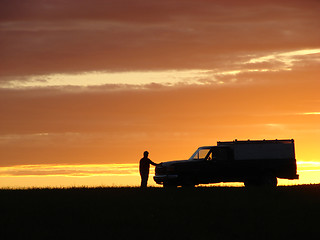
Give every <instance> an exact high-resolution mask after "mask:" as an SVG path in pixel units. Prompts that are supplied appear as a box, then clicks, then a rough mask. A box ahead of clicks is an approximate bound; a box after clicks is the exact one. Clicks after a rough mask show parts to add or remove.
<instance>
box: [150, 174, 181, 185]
mask: <svg viewBox="0 0 320 240" xmlns="http://www.w3.org/2000/svg"><path fill="white" fill-rule="evenodd" d="M177 178H178V175H176V174H172V175H156V176H154V177H153V180H154V181H155V182H156V183H158V184H161V183H163V182H166V181H170V180H171V181H172V180H175V179H177Z"/></svg>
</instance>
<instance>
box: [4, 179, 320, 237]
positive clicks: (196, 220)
mask: <svg viewBox="0 0 320 240" xmlns="http://www.w3.org/2000/svg"><path fill="white" fill-rule="evenodd" d="M0 214H1V218H0V239H132V240H134V239H162V240H167V239H259V240H263V239H281V240H287V239H320V185H303V186H290V187H278V188H277V189H245V188H233V187H232V188H231V187H226V188H224V187H207V188H206V187H201V188H194V189H176V190H174V189H169V190H165V189H162V188H149V189H146V190H140V189H139V188H70V189H27V190H0Z"/></svg>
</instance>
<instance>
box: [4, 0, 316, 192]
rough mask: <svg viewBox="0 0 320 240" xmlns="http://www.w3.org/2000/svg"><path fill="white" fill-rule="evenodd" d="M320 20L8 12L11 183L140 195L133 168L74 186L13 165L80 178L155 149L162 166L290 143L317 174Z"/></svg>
mask: <svg viewBox="0 0 320 240" xmlns="http://www.w3.org/2000/svg"><path fill="white" fill-rule="evenodd" d="M319 10H320V2H319V1H317V0H313V1H312V0H304V1H300V0H299V1H294V0H293V1H275V0H274V1H259V2H257V1H235V0H234V1H206V0H200V1H194V0H192V1H191V0H187V1H181V0H179V1H178V0H173V1H172V0H171V1H169V0H165V1H153V0H142V1H129V0H117V1H111V0H110V1H109V0H106V1H101V0H90V1H76V0H70V1H62V0H61V1H40V0H30V1H18V0H10V1H9V0H8V1H1V3H0V55H1V64H0V114H1V117H0V181H1V186H6V184H7V185H8V186H9V185H10V186H22V185H23V186H25V185H26V184H23V183H26V182H28V181H29V180H30V184H29V185H36V183H37V181H39V180H37V177H39V176H40V175H41V180H40V181H41V182H43V181H44V180H43V178H46V177H47V178H46V179H47V180H48V185H55V186H56V185H63V184H67V185H68V184H69V185H70V184H71V185H72V181H73V183H74V184H75V181H76V182H77V181H80V182H81V184H83V185H86V183H87V184H88V185H94V184H97V185H112V184H115V185H117V184H119V185H133V184H137V181H138V180H137V179H138V176H137V175H134V174H133V173H132V171H133V170H130V174H131V175H130V174H127V175H126V174H124V175H126V177H121V176H123V174H121V172H123V171H124V170H123V169H122V168H120V170H117V171H116V172H115V173H111V172H110V171H111V170H110V171H108V169H109V167H111V166H114V165H105V166H104V167H102V165H99V166H101V167H100V168H101V169H102V170H103V171H105V172H106V174H105V175H103V176H104V178H101V176H100V175H101V174H100V175H99V176H96V175H94V174H95V173H94V172H90V171H89V173H90V174H92V177H93V178H92V179H91V178H90V179H91V180H89V179H88V178H83V177H80V176H76V175H73V178H74V179H78V180H72V181H69V180H70V178H68V180H66V179H64V180H63V179H61V176H63V174H62V172H63V171H62V169H63V167H61V168H60V167H59V171H58V172H59V174H57V172H55V173H54V175H53V176H52V175H50V173H48V172H45V173H43V171H42V170H41V169H42V168H41V169H40V168H36V169H33V173H32V174H31V175H30V172H28V173H27V172H23V171H20V170H19V169H20V167H15V168H16V171H14V170H12V168H11V170H10V171H11V173H10V174H9V173H8V172H7V171H6V168H7V167H13V166H30V165H37V166H42V167H43V166H48V165H49V166H65V169H64V171H65V173H66V175H68V176H69V174H71V175H72V173H79V172H80V175H81V171H84V173H86V174H87V171H86V170H84V168H83V167H81V166H83V165H92V164H136V163H137V161H138V160H139V159H140V158H141V155H142V152H143V151H144V150H146V149H147V150H149V152H150V158H152V160H154V161H155V162H161V161H168V160H174V159H183V158H188V157H189V156H190V155H191V153H192V152H193V151H194V150H195V149H196V148H197V147H198V146H201V145H215V144H216V142H217V141H223V140H233V139H281V138H290V139H291V138H293V139H295V146H296V158H297V161H300V162H308V161H309V162H312V163H315V164H314V166H316V167H317V166H318V164H317V163H320V157H319V156H320V148H319V139H320V97H319V90H320V81H319V77H320V68H319V63H320V32H319V31H318V30H319V29H320V15H319ZM80 165H81V166H80ZM67 166H76V167H72V168H70V167H67ZM129 166H131V167H132V165H129ZM52 168H54V167H52ZM111 168H112V167H111ZM1 169H2V170H1ZM46 169H47V168H46ZM131 169H134V167H132V168H131ZM301 169H302V165H301ZM317 169H318V170H320V168H316V170H317ZM18 170H19V171H18ZM312 170H313V171H310V172H309V173H308V174H309V176H310V177H311V175H312V176H313V177H314V176H315V172H316V171H314V170H315V169H314V168H312ZM17 172H19V174H17ZM311 172H312V174H311ZM316 173H317V172H316ZM108 174H109V175H108ZM308 174H307V172H305V173H304V177H306V178H307V177H308ZM18 175H19V176H18ZM56 175H58V176H60V178H59V179H58V180H57V179H56V178H55V176H56ZM129 175H130V176H131V177H128V176H129ZM133 175H134V176H133ZM39 178H40V177H39ZM66 178H67V177H66ZM21 179H23V181H22V180H21ZM80 179H81V180H80ZM149 182H150V183H152V180H151V179H150V180H149ZM304 182H307V180H304ZM310 182H314V181H311V180H310ZM298 183H299V182H298Z"/></svg>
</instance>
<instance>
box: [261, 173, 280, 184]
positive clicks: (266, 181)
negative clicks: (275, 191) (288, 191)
mask: <svg viewBox="0 0 320 240" xmlns="http://www.w3.org/2000/svg"><path fill="white" fill-rule="evenodd" d="M277 184H278V180H277V177H276V176H274V175H266V176H264V178H263V185H264V186H266V187H276V186H277Z"/></svg>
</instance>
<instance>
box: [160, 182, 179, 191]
mask: <svg viewBox="0 0 320 240" xmlns="http://www.w3.org/2000/svg"><path fill="white" fill-rule="evenodd" d="M177 187H178V186H177V184H175V183H172V182H164V183H163V188H166V189H168V188H177Z"/></svg>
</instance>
